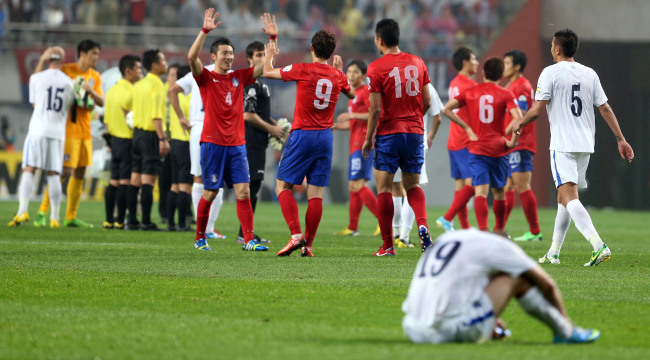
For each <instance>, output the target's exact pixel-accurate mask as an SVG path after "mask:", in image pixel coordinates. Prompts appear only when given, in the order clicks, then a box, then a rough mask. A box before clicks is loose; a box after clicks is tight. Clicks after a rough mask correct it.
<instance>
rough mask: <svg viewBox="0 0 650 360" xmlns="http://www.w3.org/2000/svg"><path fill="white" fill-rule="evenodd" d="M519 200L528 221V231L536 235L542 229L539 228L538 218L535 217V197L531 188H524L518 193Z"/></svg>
mask: <svg viewBox="0 0 650 360" xmlns="http://www.w3.org/2000/svg"><path fill="white" fill-rule="evenodd" d="M519 199H520V200H521V207H522V208H523V209H524V215H526V220H527V221H528V226H529V228H530V233H531V234H533V235H537V234H539V233H540V232H542V230H540V228H539V219H538V218H537V198H536V197H535V193H534V192H533V190H532V189H529V190H526V191H524V192H522V193H521V194H519Z"/></svg>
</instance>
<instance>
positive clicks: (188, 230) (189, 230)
mask: <svg viewBox="0 0 650 360" xmlns="http://www.w3.org/2000/svg"><path fill="white" fill-rule="evenodd" d="M176 231H180V232H194V231H195V230H194V229H192V227H191V226H189V225H185V226H183V227H180V226H179V227H177V228H176Z"/></svg>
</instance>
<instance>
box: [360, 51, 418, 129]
mask: <svg viewBox="0 0 650 360" xmlns="http://www.w3.org/2000/svg"><path fill="white" fill-rule="evenodd" d="M368 79H369V80H370V83H369V85H368V88H369V90H370V92H371V93H378V94H380V95H381V115H380V116H379V123H378V124H377V135H387V134H395V133H410V134H424V123H423V120H422V118H423V116H424V113H423V109H422V88H423V87H424V86H427V84H428V83H429V73H428V72H427V67H426V65H425V64H424V61H422V59H420V58H419V57H417V56H415V55H411V54H408V53H405V52H400V53H399V54H386V55H384V56H382V57H380V58H379V59H377V60H375V61H373V62H372V63H370V65H368Z"/></svg>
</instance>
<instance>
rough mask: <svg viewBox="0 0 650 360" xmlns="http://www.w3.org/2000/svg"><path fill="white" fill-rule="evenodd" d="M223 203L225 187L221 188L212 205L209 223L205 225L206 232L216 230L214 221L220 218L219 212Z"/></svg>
mask: <svg viewBox="0 0 650 360" xmlns="http://www.w3.org/2000/svg"><path fill="white" fill-rule="evenodd" d="M222 205H223V189H219V193H218V194H217V197H216V198H214V201H213V202H212V206H210V216H209V217H208V224H207V226H206V227H205V233H206V234H209V233H212V232H214V223H215V222H217V219H218V218H219V212H220V211H221V206H222Z"/></svg>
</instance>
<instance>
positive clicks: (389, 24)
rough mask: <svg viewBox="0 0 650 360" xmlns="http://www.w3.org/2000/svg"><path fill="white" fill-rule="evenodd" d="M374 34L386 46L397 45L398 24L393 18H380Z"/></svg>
mask: <svg viewBox="0 0 650 360" xmlns="http://www.w3.org/2000/svg"><path fill="white" fill-rule="evenodd" d="M375 35H377V37H378V38H380V39H381V40H382V41H383V42H384V45H386V46H387V47H393V46H397V45H399V24H398V23H397V21H395V20H393V19H381V20H379V22H378V23H377V26H375Z"/></svg>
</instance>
